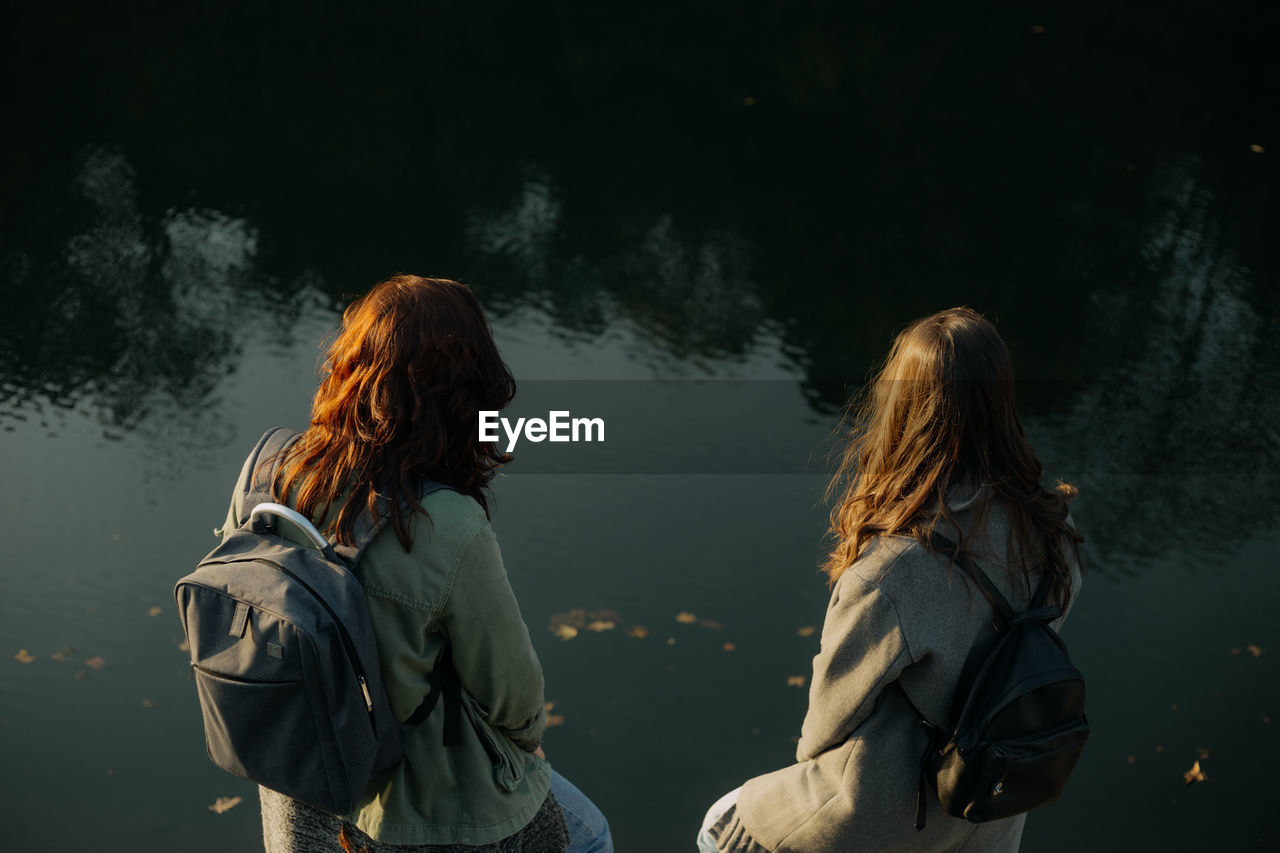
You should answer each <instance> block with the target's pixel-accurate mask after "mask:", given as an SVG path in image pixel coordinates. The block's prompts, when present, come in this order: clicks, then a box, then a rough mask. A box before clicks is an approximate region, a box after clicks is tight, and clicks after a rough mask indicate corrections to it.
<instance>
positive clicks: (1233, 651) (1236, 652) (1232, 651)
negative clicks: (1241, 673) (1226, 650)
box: [1231, 649, 1240, 655]
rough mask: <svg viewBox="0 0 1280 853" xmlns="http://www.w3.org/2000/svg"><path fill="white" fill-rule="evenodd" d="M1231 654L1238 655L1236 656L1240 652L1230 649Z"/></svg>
mask: <svg viewBox="0 0 1280 853" xmlns="http://www.w3.org/2000/svg"><path fill="white" fill-rule="evenodd" d="M1231 654H1233V655H1238V654H1240V650H1239V649H1232V650H1231Z"/></svg>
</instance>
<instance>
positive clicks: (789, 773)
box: [712, 489, 1080, 853]
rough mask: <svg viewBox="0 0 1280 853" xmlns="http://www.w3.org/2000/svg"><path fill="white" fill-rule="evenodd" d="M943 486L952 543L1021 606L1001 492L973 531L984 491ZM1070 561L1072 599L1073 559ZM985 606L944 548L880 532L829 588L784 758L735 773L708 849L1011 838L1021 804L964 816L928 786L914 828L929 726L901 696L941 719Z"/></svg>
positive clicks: (758, 852)
mask: <svg viewBox="0 0 1280 853" xmlns="http://www.w3.org/2000/svg"><path fill="white" fill-rule="evenodd" d="M951 494H952V496H953V497H952V500H950V501H948V508H949V509H950V510H951V511H952V513H953V514H954V516H955V518H956V521H957V523H958V524H959V526H960V529H961V530H963V531H964V533H965V536H964V540H963V544H964V547H965V548H966V550H967V551H969V553H970V554H971V555H972V556H974V557H975V558H976V559H977V561H978V563H979V565H981V566H982V568H983V569H984V570H985V571H986V572H987V574H988V575H990V576H991V578H992V580H993V581H994V582H995V583H996V584H997V586H999V588H1000V589H1001V591H1002V592H1004V594H1005V595H1006V597H1008V599H1009V601H1010V603H1011V604H1012V605H1013V606H1014V607H1015V608H1018V607H1025V606H1026V604H1027V602H1028V599H1029V598H1030V594H1029V592H1028V590H1026V589H1024V588H1022V585H1021V584H1016V585H1015V584H1014V583H1013V582H1012V581H1011V580H1010V578H1009V576H1008V574H1007V573H1006V572H1005V570H1004V566H1005V563H1006V547H1007V543H1008V537H1009V523H1008V517H1007V515H1006V514H1005V512H1004V511H1003V509H1002V508H1001V505H1000V504H999V503H998V502H993V504H992V506H991V508H990V511H989V512H988V513H987V519H986V523H985V525H984V530H976V529H973V528H974V527H975V522H976V518H975V516H976V512H975V505H976V504H977V502H978V498H979V497H980V496H981V494H982V493H981V492H978V493H977V494H971V495H968V496H964V495H959V496H957V491H956V490H955V489H953V491H952V493H951ZM938 532H940V533H942V534H943V535H944V536H947V537H948V538H950V539H952V540H953V541H959V538H958V537H959V535H960V531H958V530H956V529H955V528H953V527H951V526H950V525H947V524H946V523H943V522H940V523H939V526H938ZM983 534H985V535H983ZM1071 569H1072V590H1071V592H1072V601H1074V598H1075V595H1076V594H1077V593H1078V592H1079V589H1080V572H1079V566H1077V565H1074V564H1073V565H1072V566H1071ZM1039 578H1040V575H1039V573H1035V574H1034V575H1033V576H1032V582H1033V584H1034V583H1038V582H1039ZM1065 609H1066V608H1064V610H1065ZM992 616H993V614H992V610H991V607H990V605H989V604H988V603H987V601H986V599H985V598H984V597H983V595H982V592H981V590H980V589H978V587H977V585H976V584H974V583H973V582H972V581H970V580H969V579H968V577H967V576H966V575H965V573H964V571H963V570H962V569H960V567H959V566H954V567H950V566H949V560H948V558H947V557H946V556H945V555H938V554H934V553H932V552H930V551H929V550H927V549H926V548H924V547H923V546H922V545H921V544H919V543H918V542H917V541H916V540H914V539H910V538H905V537H898V536H883V537H880V539H879V540H878V541H877V542H875V543H874V544H873V545H871V546H870V547H869V548H868V549H867V550H866V551H864V552H863V554H862V555H861V556H860V557H859V558H858V560H857V561H856V562H855V563H854V564H853V565H852V566H851V567H850V568H849V569H848V570H846V571H845V573H844V574H843V575H841V577H840V579H839V580H838V581H837V583H836V585H835V588H834V589H833V591H832V595H831V601H830V603H829V604H828V606H827V614H826V619H825V621H824V623H823V626H822V645H821V650H820V651H819V652H818V654H817V656H816V657H814V659H813V678H812V682H811V685H810V689H809V709H808V712H807V713H806V715H805V718H804V723H803V726H802V728H801V737H800V742H799V746H798V747H797V749H796V763H795V764H793V765H791V766H790V767H785V768H783V769H781V770H777V771H775V772H773V773H768V774H766V775H764V776H758V777H756V778H754V779H751V780H749V781H748V782H747V783H746V784H745V785H744V786H743V788H742V792H741V794H740V796H739V799H738V803H737V806H736V807H735V808H731V809H730V810H729V811H728V812H727V813H726V814H725V815H724V816H723V817H722V818H721V820H720V821H719V822H718V823H717V824H716V826H715V827H714V828H713V830H712V834H713V835H714V836H715V837H716V838H717V841H718V844H719V849H720V850H722V851H736V853H764V851H773V853H784V851H796V853H827V851H832V853H834V851H842V853H847V851H855V850H868V851H883V853H889V851H913V853H932V851H938V852H939V853H941V851H983V853H1012V851H1017V849H1018V845H1019V843H1020V841H1021V837H1022V827H1023V824H1024V822H1025V820H1026V816H1025V815H1019V816H1018V817H1014V818H1010V819H1008V820H1002V821H993V822H991V823H983V824H973V823H969V822H968V821H965V820H962V819H959V818H954V817H951V816H950V815H948V814H946V813H945V812H943V811H942V806H941V804H940V803H939V802H938V799H937V797H936V796H935V795H933V794H932V792H931V793H930V797H929V811H928V816H927V818H928V819H927V825H926V827H925V828H924V830H923V831H920V832H917V831H916V830H915V828H914V821H915V800H916V792H917V789H918V787H919V783H920V761H921V757H922V756H923V754H924V750H925V749H926V747H927V743H928V739H927V736H926V733H925V730H924V728H923V727H922V726H921V725H920V722H919V717H918V715H917V714H916V712H915V711H914V710H913V709H912V707H911V705H910V704H909V703H908V701H907V698H906V697H910V701H911V702H913V703H914V704H915V706H916V707H918V708H919V709H920V710H921V711H922V712H923V713H924V714H925V715H926V716H928V718H929V719H930V720H931V721H933V722H935V723H938V722H940V721H941V722H942V723H946V722H950V719H949V718H950V711H951V703H952V697H953V695H954V694H955V691H956V687H957V684H958V682H959V680H960V673H961V669H962V668H963V666H964V662H965V658H966V657H967V655H968V654H969V649H970V648H971V647H972V646H973V645H974V643H975V642H976V641H977V640H978V638H979V636H980V634H981V633H983V632H985V631H989V630H990V624H991V619H992ZM1063 619H1065V613H1064V616H1063V617H1062V619H1059V620H1057V621H1056V622H1054V623H1053V627H1054V628H1055V629H1059V628H1060V627H1061V623H1062V620H1063ZM904 694H905V696H904Z"/></svg>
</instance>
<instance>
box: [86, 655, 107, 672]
mask: <svg viewBox="0 0 1280 853" xmlns="http://www.w3.org/2000/svg"><path fill="white" fill-rule="evenodd" d="M84 665H85V666H89V667H93V668H94V669H102V668H103V667H104V666H106V665H107V662H106V661H105V660H103V659H102V658H100V657H92V658H89V659H88V660H87V661H85V662H84Z"/></svg>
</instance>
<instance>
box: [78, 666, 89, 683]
mask: <svg viewBox="0 0 1280 853" xmlns="http://www.w3.org/2000/svg"><path fill="white" fill-rule="evenodd" d="M88 677H89V670H87V669H82V670H80V671H79V672H77V673H76V681H84V680H85V679H86V678H88Z"/></svg>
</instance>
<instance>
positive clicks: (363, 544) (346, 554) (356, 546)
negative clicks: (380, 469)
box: [333, 480, 449, 568]
mask: <svg viewBox="0 0 1280 853" xmlns="http://www.w3.org/2000/svg"><path fill="white" fill-rule="evenodd" d="M447 488H449V487H448V486H446V485H445V484H444V483H437V482H436V481H435V480H423V481H422V486H421V488H420V489H419V490H418V500H419V501H421V500H422V499H423V498H425V497H426V496H427V495H430V494H432V493H433V492H438V491H440V490H441V489H447ZM390 520H391V513H390V512H388V507H387V501H386V500H385V499H383V500H379V501H378V517H377V518H373V517H371V516H370V515H369V513H367V512H362V513H360V517H359V518H358V519H356V523H355V529H354V530H352V538H353V539H354V540H355V541H354V543H353V544H351V545H334V546H333V550H334V551H336V552H337V553H338V556H340V557H342V559H344V560H346V561H347V565H349V566H351V567H353V568H354V567H355V566H356V565H358V564H359V562H360V558H361V557H363V556H364V552H365V549H366V548H368V547H369V544H370V543H371V542H373V540H374V538H376V537H377V535H378V534H379V533H381V532H382V530H383V528H385V527H386V526H387V523H388V522H389V521H390Z"/></svg>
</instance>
